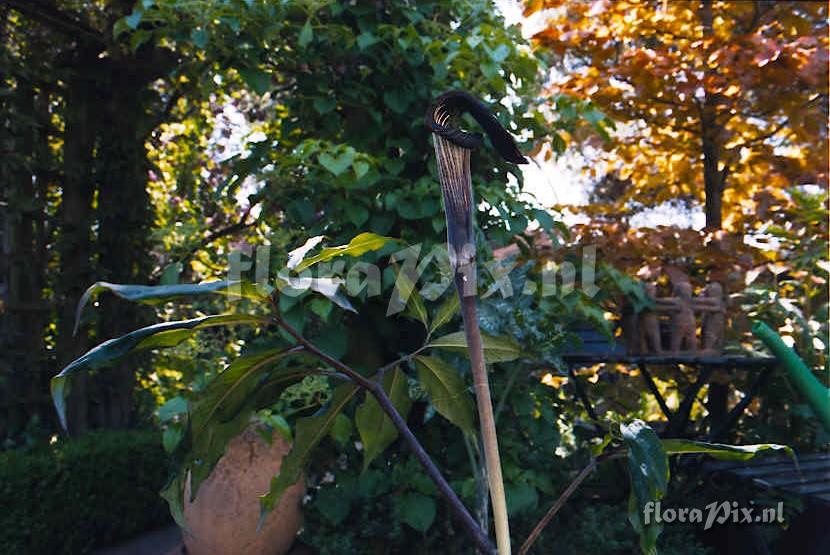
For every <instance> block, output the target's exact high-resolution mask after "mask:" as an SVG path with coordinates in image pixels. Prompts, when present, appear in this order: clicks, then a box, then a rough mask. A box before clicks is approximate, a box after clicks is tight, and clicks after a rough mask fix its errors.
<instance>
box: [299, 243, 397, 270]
mask: <svg viewBox="0 0 830 555" xmlns="http://www.w3.org/2000/svg"><path fill="white" fill-rule="evenodd" d="M393 241H396V240H395V239H392V238H391V237H383V236H382V235H376V234H374V233H361V234H359V235H356V236H355V237H354V238H353V239H352V240H351V241H349V244H348V245H340V246H337V247H326V248H324V249H323V250H322V251H321V252H320V254H317V255H314V256H312V257H310V258H305V259H303V260H302V261H301V262H297V265H296V267H295V268H294V270H295V271H297V272H302V271H303V270H305V269H306V268H309V267H311V266H313V265H315V264H317V263H318V262H324V261H326V260H331V259H332V258H336V257H338V256H344V255H346V256H353V257H357V256H361V255H363V254H365V253H367V252H369V251H376V250H379V249H381V248H383V247H384V246H386V244H387V243H389V242H393Z"/></svg>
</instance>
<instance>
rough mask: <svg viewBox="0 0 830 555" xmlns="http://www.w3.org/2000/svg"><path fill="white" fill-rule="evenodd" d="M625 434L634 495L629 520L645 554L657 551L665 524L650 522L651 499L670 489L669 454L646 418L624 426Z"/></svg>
mask: <svg viewBox="0 0 830 555" xmlns="http://www.w3.org/2000/svg"><path fill="white" fill-rule="evenodd" d="M620 431H621V433H622V438H623V440H624V441H625V444H626V446H627V447H628V472H629V475H630V478H631V495H630V497H629V500H628V520H629V522H631V526H632V527H633V528H634V530H635V531H636V532H637V533H638V534H639V536H640V549H641V550H642V552H643V554H644V555H657V537H658V536H659V535H660V532H661V531H662V526H661V525H660V524H658V523H657V522H655V521H653V520H652V521H651V522H648V523H646V521H645V518H644V514H645V512H644V511H645V507H646V504H647V503H656V502H657V501H659V500H661V499H662V498H663V496H664V495H665V493H666V489H667V488H668V483H669V458H668V456H667V455H666V452H665V451H664V450H663V444H662V442H661V441H660V438H659V437H657V434H656V433H655V431H654V430H652V429H651V428H650V427H649V426H648V424H646V423H645V422H643V421H642V420H634V421H633V422H631V423H629V424H623V425H622V426H620Z"/></svg>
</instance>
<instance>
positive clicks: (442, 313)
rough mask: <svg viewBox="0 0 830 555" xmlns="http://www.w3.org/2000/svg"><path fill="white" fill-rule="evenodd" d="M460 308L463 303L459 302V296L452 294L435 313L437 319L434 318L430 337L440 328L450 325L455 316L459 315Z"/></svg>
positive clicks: (430, 328) (430, 327)
mask: <svg viewBox="0 0 830 555" xmlns="http://www.w3.org/2000/svg"><path fill="white" fill-rule="evenodd" d="M460 307H461V301H459V300H458V295H455V294H452V293H451V294H450V296H449V297H447V300H445V301H444V302H443V303H442V304H441V306H439V307H438V310H437V311H436V312H435V318H433V320H432V324H431V325H430V326H429V333H430V335H432V333H433V332H435V331H436V330H438V328H440V327H441V326H443V325H444V324H447V323H449V321H450V320H452V318H453V316H455V315H456V314H457V313H458V309H459V308H460Z"/></svg>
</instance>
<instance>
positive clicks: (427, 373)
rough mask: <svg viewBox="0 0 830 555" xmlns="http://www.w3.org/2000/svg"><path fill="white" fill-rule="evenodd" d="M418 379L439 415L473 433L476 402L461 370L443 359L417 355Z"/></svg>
mask: <svg viewBox="0 0 830 555" xmlns="http://www.w3.org/2000/svg"><path fill="white" fill-rule="evenodd" d="M415 366H416V367H417V369H418V380H419V381H420V382H421V385H422V386H423V388H424V389H425V390H426V392H427V394H428V395H429V398H430V401H431V402H432V406H434V407H435V410H436V411H438V413H439V414H440V415H441V416H443V417H444V418H446V419H447V420H449V421H450V422H452V423H453V424H455V425H456V426H458V427H459V428H461V430H462V431H464V432H470V433H472V432H473V422H474V420H473V402H472V399H470V394H469V393H468V391H467V384H466V383H464V380H463V379H462V378H461V376H459V375H458V371H457V370H456V369H455V368H453V367H452V366H450V365H449V364H447V363H446V362H444V361H443V360H442V359H440V358H437V357H430V356H416V357H415Z"/></svg>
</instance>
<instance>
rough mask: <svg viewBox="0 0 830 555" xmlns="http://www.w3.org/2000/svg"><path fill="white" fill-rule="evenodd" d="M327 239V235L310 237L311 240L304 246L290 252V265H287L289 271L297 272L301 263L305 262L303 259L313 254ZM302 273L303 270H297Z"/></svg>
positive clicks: (307, 240)
mask: <svg viewBox="0 0 830 555" xmlns="http://www.w3.org/2000/svg"><path fill="white" fill-rule="evenodd" d="M325 238H326V236H325V235H317V236H315V237H310V238H308V239H306V242H305V243H303V244H302V246H300V247H297V248H296V249H294V250H292V251H291V252H289V253H288V263H286V266H287V267H288V269H289V270H296V269H297V266H298V265H299V264H300V262H302V261H303V258H305V256H306V255H307V254H308V253H309V252H311V250H312V249H314V247H316V246H317V245H319V244H320V243H322V242H323V240H324V239H325ZM301 271H302V269H300V270H297V272H301Z"/></svg>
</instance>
